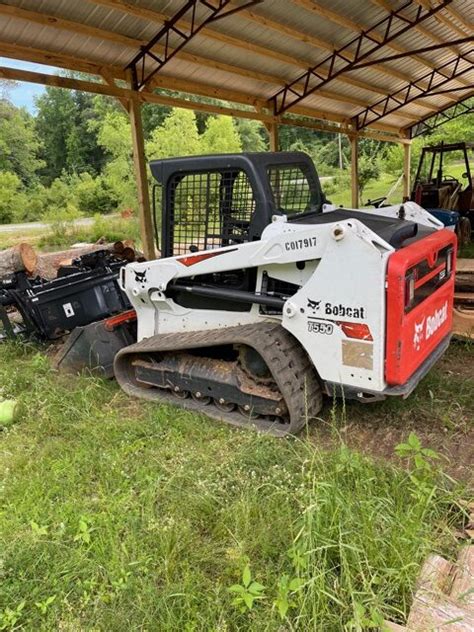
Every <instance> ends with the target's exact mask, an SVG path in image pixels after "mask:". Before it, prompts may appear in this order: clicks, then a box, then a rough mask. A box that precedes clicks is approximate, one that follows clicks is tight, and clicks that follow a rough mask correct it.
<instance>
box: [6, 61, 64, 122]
mask: <svg viewBox="0 0 474 632" xmlns="http://www.w3.org/2000/svg"><path fill="white" fill-rule="evenodd" d="M0 66H8V67H9V68H20V69H21V70H35V71H36V72H42V73H45V74H48V75H55V74H57V73H58V69H57V68H53V67H52V66H44V65H43V64H31V63H29V62H26V61H16V60H13V59H7V58H6V57H0ZM43 92H44V86H40V85H38V84H36V83H24V82H20V83H18V86H17V87H16V88H12V89H11V90H9V92H8V96H9V98H10V100H11V101H12V102H13V104H14V105H16V106H18V107H26V109H27V110H28V111H29V112H31V113H32V114H34V113H35V103H34V100H35V96H38V95H40V94H42V93H43Z"/></svg>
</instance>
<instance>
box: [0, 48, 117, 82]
mask: <svg viewBox="0 0 474 632" xmlns="http://www.w3.org/2000/svg"><path fill="white" fill-rule="evenodd" d="M0 56H1V57H8V58H10V59H20V60H21V61H30V62H33V63H37V64H45V65H47V66H55V67H57V68H65V69H66V70H76V71H78V72H84V73H87V74H90V75H97V76H101V74H102V72H103V70H104V69H106V70H107V71H108V72H109V73H110V75H112V76H113V77H114V78H115V79H125V72H124V70H123V68H121V67H120V66H112V65H106V64H101V63H99V62H97V61H94V60H88V59H83V58H81V57H75V56H74V55H66V54H65V53H56V52H54V51H47V50H44V49H40V48H32V47H30V46H21V45H20V44H10V43H8V42H0Z"/></svg>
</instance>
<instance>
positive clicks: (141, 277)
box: [135, 270, 146, 283]
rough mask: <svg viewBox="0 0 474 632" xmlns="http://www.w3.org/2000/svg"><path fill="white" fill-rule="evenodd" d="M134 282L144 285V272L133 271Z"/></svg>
mask: <svg viewBox="0 0 474 632" xmlns="http://www.w3.org/2000/svg"><path fill="white" fill-rule="evenodd" d="M135 281H136V282H137V283H145V281H146V270H145V271H144V272H136V271H135Z"/></svg>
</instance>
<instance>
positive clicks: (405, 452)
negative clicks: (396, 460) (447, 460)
mask: <svg viewBox="0 0 474 632" xmlns="http://www.w3.org/2000/svg"><path fill="white" fill-rule="evenodd" d="M395 452H396V453H397V454H398V456H400V457H402V458H406V459H408V460H409V461H410V462H412V463H413V464H414V466H415V469H416V470H424V471H430V470H431V469H432V465H431V463H430V460H437V459H439V458H440V457H439V454H438V453H437V452H435V450H432V449H431V448H424V447H423V446H422V445H421V441H420V439H419V438H418V437H417V435H416V434H415V433H414V432H410V434H409V435H408V439H407V441H406V443H399V444H398V445H397V446H396V447H395Z"/></svg>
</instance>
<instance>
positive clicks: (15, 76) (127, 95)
mask: <svg viewBox="0 0 474 632" xmlns="http://www.w3.org/2000/svg"><path fill="white" fill-rule="evenodd" d="M0 78H1V79H9V80H12V81H26V82H29V83H36V84H40V85H48V86H54V87H57V88H66V89H70V90H83V91H84V92H92V93H94V94H101V95H104V96H111V97H116V98H121V99H126V100H128V99H135V100H137V101H140V102H142V103H157V104H160V105H167V106H170V107H182V108H187V109H191V110H196V111H201V112H208V113H211V114H224V115H227V116H235V117H237V118H247V119H253V120H259V121H262V122H263V123H280V124H282V125H293V126H296V127H306V128H308V129H318V130H320V131H333V132H334V133H339V132H343V133H346V132H351V131H353V130H352V129H351V126H350V125H349V122H348V121H347V120H346V119H340V121H338V122H339V123H340V125H339V126H337V127H336V126H335V125H333V126H332V127H331V126H330V124H329V123H325V122H324V118H323V120H319V121H318V120H306V121H302V120H300V119H294V118H292V117H291V115H290V116H283V117H281V118H280V119H278V118H277V117H275V116H273V115H271V114H267V113H265V112H264V111H263V110H262V109H260V111H259V112H258V113H257V112H255V111H250V110H241V109H238V108H232V107H224V106H221V105H216V104H215V103H200V102H196V101H192V100H188V99H182V98H176V97H169V96H165V95H161V94H155V93H153V92H146V91H143V92H139V93H137V92H134V91H133V90H130V89H128V88H122V87H119V86H117V85H116V84H115V82H114V84H113V85H110V84H109V85H105V84H103V83H95V82H92V81H84V80H82V79H72V78H70V77H61V76H58V75H47V74H45V73H39V72H32V71H28V70H20V69H19V68H7V67H0ZM295 110H296V109H295ZM298 110H299V109H298ZM300 110H301V111H298V112H296V111H295V112H294V113H295V114H299V115H301V116H306V117H315V118H318V119H321V118H322V117H327V118H328V120H331V116H332V115H331V113H330V112H320V111H318V110H313V109H312V108H301V109H300ZM380 129H381V130H382V131H388V132H390V133H392V134H393V136H388V135H386V134H385V135H384V134H380V133H378V132H376V131H375V128H374V130H370V129H369V130H365V131H364V132H363V133H361V134H359V136H360V137H363V138H376V139H378V140H387V141H389V142H404V140H403V139H401V138H399V137H398V136H397V134H398V133H399V130H398V129H397V128H393V127H392V128H389V127H387V126H380Z"/></svg>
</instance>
